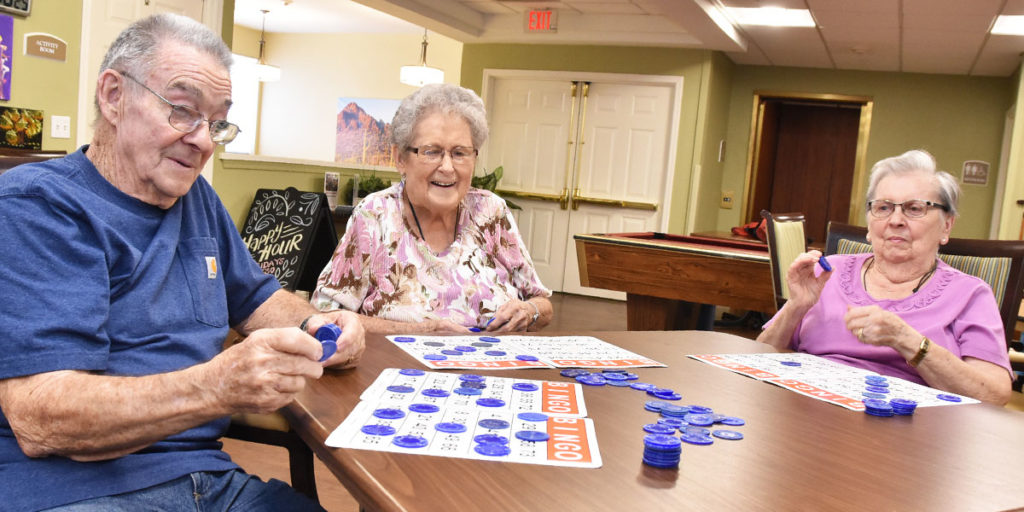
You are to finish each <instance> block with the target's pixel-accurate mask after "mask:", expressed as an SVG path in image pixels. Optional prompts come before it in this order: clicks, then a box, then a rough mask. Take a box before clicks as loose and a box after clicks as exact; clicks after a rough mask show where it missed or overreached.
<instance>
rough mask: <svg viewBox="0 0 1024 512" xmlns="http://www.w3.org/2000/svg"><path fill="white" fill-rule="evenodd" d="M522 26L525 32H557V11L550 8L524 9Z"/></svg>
mask: <svg viewBox="0 0 1024 512" xmlns="http://www.w3.org/2000/svg"><path fill="white" fill-rule="evenodd" d="M524 14H526V17H525V18H524V22H525V23H524V27H525V29H526V31H527V32H557V31H558V12H556V11H554V10H551V9H543V10H537V9H533V10H529V11H526V12H525V13H524Z"/></svg>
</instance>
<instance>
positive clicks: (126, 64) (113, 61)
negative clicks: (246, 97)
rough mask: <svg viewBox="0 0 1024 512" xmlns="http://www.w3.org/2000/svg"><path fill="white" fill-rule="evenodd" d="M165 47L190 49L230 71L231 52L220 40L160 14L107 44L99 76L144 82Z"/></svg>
mask: <svg viewBox="0 0 1024 512" xmlns="http://www.w3.org/2000/svg"><path fill="white" fill-rule="evenodd" d="M164 43H178V44H181V45H185V46H191V47H192V48H195V49H197V50H199V51H200V52H203V53H206V54H209V55H211V56H212V57H214V58H216V59H217V60H219V61H220V63H221V64H222V65H223V66H224V69H231V61H232V59H231V49H230V48H228V45H226V44H224V41H223V40H221V38H220V36H218V35H217V34H215V33H214V32H213V31H212V30H210V29H209V28H207V27H206V26H205V25H203V24H202V23H199V22H198V21H196V20H193V19H192V18H189V17H187V16H181V15H179V14H171V13H161V14H154V15H152V16H148V17H145V18H142V19H140V20H137V21H135V22H133V23H132V24H131V25H128V28H126V29H124V30H123V31H122V32H121V33H120V34H119V35H118V36H117V39H114V42H113V43H111V44H110V49H108V50H107V54H106V56H105V57H103V64H101V65H100V73H103V72H104V71H106V70H108V69H115V70H117V71H124V72H126V73H128V74H130V75H131V76H132V77H134V78H136V79H138V80H141V81H142V82H145V81H146V79H147V78H149V73H150V71H151V70H152V69H153V65H154V64H155V63H156V54H157V52H158V51H159V50H160V46H161V45H162V44H164ZM98 108H99V106H98V102H97V109H98Z"/></svg>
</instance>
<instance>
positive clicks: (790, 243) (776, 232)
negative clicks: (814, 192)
mask: <svg viewBox="0 0 1024 512" xmlns="http://www.w3.org/2000/svg"><path fill="white" fill-rule="evenodd" d="M761 217H764V219H765V221H766V228H767V230H766V232H767V235H768V261H769V263H770V264H771V272H772V288H773V289H774V290H775V303H776V305H777V307H779V308H781V307H782V305H783V304H785V303H786V301H787V300H789V286H788V285H787V284H786V271H787V270H789V266H790V265H792V264H793V261H794V260H795V259H796V257H797V256H799V255H800V253H802V252H806V251H807V238H806V237H805V236H804V214H802V213H778V214H772V213H771V212H769V211H768V210H761Z"/></svg>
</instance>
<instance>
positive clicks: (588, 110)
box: [482, 72, 681, 299]
mask: <svg viewBox="0 0 1024 512" xmlns="http://www.w3.org/2000/svg"><path fill="white" fill-rule="evenodd" d="M505 73H512V74H513V75H515V73H516V72H505ZM519 73H524V74H526V75H529V76H523V77H517V76H498V77H491V78H489V79H485V91H484V94H485V96H486V101H487V104H488V113H489V115H490V118H491V119H490V127H491V136H490V140H489V141H488V143H487V146H486V148H485V151H484V152H483V158H482V162H483V166H484V167H485V168H486V169H488V170H491V169H493V168H494V167H496V166H498V165H502V166H503V168H504V178H503V179H502V182H501V184H500V185H499V188H500V190H503V191H511V192H512V193H513V194H512V195H511V196H510V199H512V200H513V201H515V202H516V203H517V204H519V205H520V206H522V207H523V212H522V213H520V214H519V228H520V231H521V232H522V234H523V239H524V241H525V242H526V245H527V248H528V249H529V250H530V255H531V256H532V257H533V260H534V264H535V265H536V267H537V271H538V273H539V274H540V277H541V280H542V281H543V282H544V284H545V285H546V286H548V287H549V288H551V289H552V290H555V291H566V292H571V293H579V294H585V295H597V296H603V297H612V298H620V299H621V298H625V294H623V293H619V292H611V291H608V290H601V289H596V288H584V287H581V286H580V284H579V282H580V281H579V270H578V266H577V262H576V244H575V242H574V241H573V239H572V235H574V234H576V233H614V232H624V231H652V230H658V229H664V225H665V224H666V223H665V222H664V218H665V217H664V212H665V204H666V200H667V198H668V189H669V185H670V182H671V173H672V170H673V169H674V152H673V150H674V146H673V145H672V139H673V137H674V134H675V130H673V126H674V125H675V124H678V117H677V115H678V104H679V97H680V93H681V79H679V78H678V77H671V78H669V79H668V80H660V79H663V78H664V77H641V78H636V77H625V76H618V75H601V76H600V77H599V78H600V79H601V80H600V81H584V80H571V79H567V78H566V77H565V76H557V77H551V78H547V77H538V76H535V75H536V73H531V72H519Z"/></svg>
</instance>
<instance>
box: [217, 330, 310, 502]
mask: <svg viewBox="0 0 1024 512" xmlns="http://www.w3.org/2000/svg"><path fill="white" fill-rule="evenodd" d="M238 341H241V336H239V335H238V334H237V333H235V332H234V331H231V334H229V335H228V340H227V341H226V342H225V346H230V345H231V344H234V343H237V342H238ZM224 435H225V436H226V437H230V438H232V439H239V440H242V441H248V442H251V443H261V444H269V445H273V446H280V447H282V448H284V449H286V450H288V467H289V471H290V477H291V481H292V482H291V483H292V487H294V488H295V490H297V491H299V492H301V493H302V494H305V495H306V496H308V497H309V498H310V499H312V500H313V501H315V502H317V503H319V502H320V499H319V498H318V497H317V492H316V477H315V474H314V469H313V450H312V449H310V447H309V445H307V444H306V442H305V441H303V440H302V438H301V437H299V434H297V433H296V432H295V431H294V430H292V428H291V425H289V424H288V420H286V419H284V416H282V415H281V414H280V413H277V412H273V413H269V414H235V415H233V416H231V425H230V426H229V427H228V431H227V433H225V434H224Z"/></svg>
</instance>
